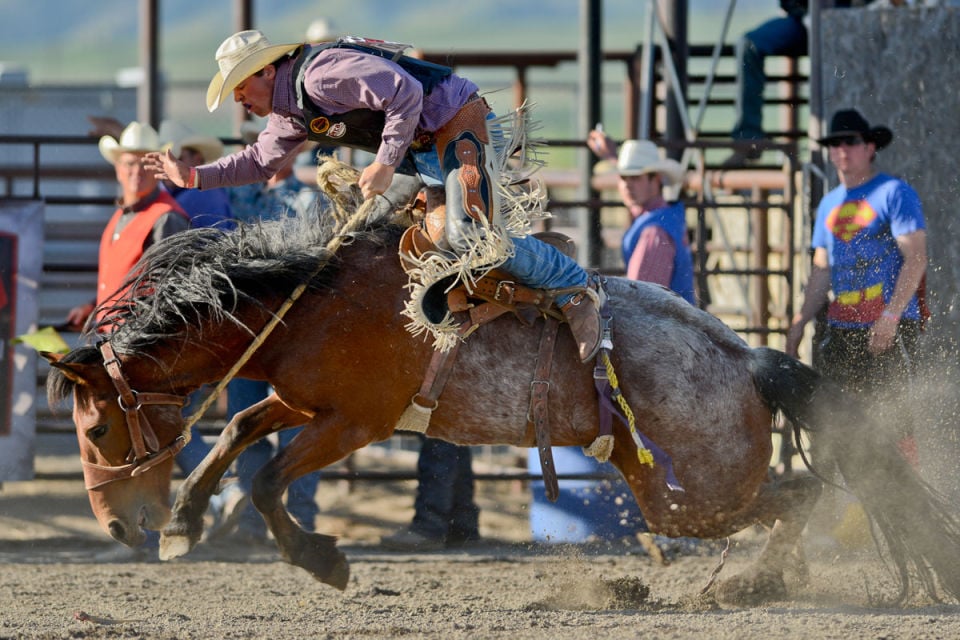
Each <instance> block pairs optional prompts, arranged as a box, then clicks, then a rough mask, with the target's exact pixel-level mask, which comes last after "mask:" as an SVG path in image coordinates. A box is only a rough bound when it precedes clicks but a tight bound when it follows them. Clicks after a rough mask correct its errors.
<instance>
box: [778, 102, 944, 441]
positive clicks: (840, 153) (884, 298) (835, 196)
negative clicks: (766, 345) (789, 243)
mask: <svg viewBox="0 0 960 640" xmlns="http://www.w3.org/2000/svg"><path fill="white" fill-rule="evenodd" d="M892 139H893V133H892V132H891V131H890V129H888V128H886V127H882V126H878V127H871V126H870V125H869V124H868V123H867V121H866V120H865V119H864V117H863V116H862V115H860V113H859V112H857V111H855V110H853V109H845V110H841V111H838V112H837V113H836V114H834V116H833V119H832V120H831V123H830V134H829V135H828V136H826V137H825V138H822V139H820V140H818V142H819V143H820V144H822V145H825V146H826V147H827V148H828V149H829V155H830V162H831V164H833V165H834V167H836V169H837V175H838V177H839V179H840V185H839V186H838V187H836V188H835V189H833V190H832V191H830V192H829V193H828V194H827V195H826V196H824V198H823V200H822V201H821V202H820V205H819V206H818V208H817V220H816V224H815V227H814V232H813V248H814V256H813V265H812V266H811V271H810V279H809V281H808V282H807V286H806V290H805V293H804V301H803V304H802V306H801V309H800V311H799V312H798V313H797V314H796V315H795V316H794V318H793V320H792V323H791V326H790V329H789V330H788V332H787V343H786V349H785V350H786V351H787V353H790V354H791V355H796V354H797V350H798V347H799V344H800V340H801V339H802V337H803V330H804V327H805V326H806V324H807V323H808V322H809V321H810V320H812V319H813V318H814V317H815V316H816V315H817V313H818V312H819V311H820V310H821V309H822V308H823V306H824V305H825V304H828V303H829V306H828V307H827V330H826V333H825V337H824V340H823V341H822V342H821V343H820V345H818V347H819V352H818V353H819V356H820V358H819V362H818V366H819V368H820V370H821V372H822V373H823V374H824V375H825V376H827V377H828V378H830V379H831V380H833V381H835V382H836V383H837V384H839V385H840V386H841V387H843V388H845V389H848V390H850V391H853V392H859V393H863V392H871V393H874V392H875V393H876V395H875V396H873V398H875V399H879V398H881V397H884V396H885V397H886V398H896V397H902V396H901V392H902V391H905V390H906V389H907V384H908V383H909V380H910V377H911V375H912V374H913V372H914V371H915V369H916V354H917V345H918V339H919V337H920V331H921V328H922V324H923V320H924V316H925V309H926V308H925V305H924V304H923V299H922V298H923V282H924V275H925V273H926V267H927V237H926V224H925V223H924V219H923V209H922V206H921V204H920V198H919V197H918V196H917V194H916V192H915V191H914V190H913V189H912V188H911V187H910V185H908V184H907V183H906V182H904V181H903V180H901V179H899V178H894V177H892V176H890V175H887V174H884V173H880V172H878V171H877V170H876V169H875V167H874V164H873V163H874V159H875V158H876V153H877V151H878V150H879V149H883V148H884V147H886V146H887V145H888V144H889V143H890V142H891V140H892ZM831 291H832V292H833V296H832V299H831V297H830V292H831ZM912 446H913V445H912V441H911V443H910V444H908V445H904V447H905V453H907V455H908V457H911V458H914V457H915V451H913V450H912ZM908 449H909V450H908Z"/></svg>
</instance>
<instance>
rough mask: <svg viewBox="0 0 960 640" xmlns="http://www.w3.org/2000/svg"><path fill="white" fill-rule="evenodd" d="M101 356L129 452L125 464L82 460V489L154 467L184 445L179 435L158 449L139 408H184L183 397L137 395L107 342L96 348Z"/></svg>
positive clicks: (129, 476) (184, 439)
mask: <svg viewBox="0 0 960 640" xmlns="http://www.w3.org/2000/svg"><path fill="white" fill-rule="evenodd" d="M99 349H100V353H101V354H102V355H103V366H104V368H105V369H106V370H107V375H108V376H110V381H111V382H113V386H114V388H115V389H116V390H117V393H118V394H119V395H118V396H117V404H119V405H120V409H121V410H123V413H124V415H125V416H126V423H127V431H128V432H129V433H130V443H131V449H130V453H129V454H128V455H127V460H128V461H129V462H128V463H127V464H123V465H116V466H112V465H106V466H105V465H99V464H94V463H92V462H87V461H86V460H82V461H81V462H82V464H83V479H84V485H85V487H86V489H87V490H88V491H89V490H93V489H98V488H100V487H102V486H104V485H106V484H110V483H112V482H117V481H118V480H127V479H129V478H132V477H136V476H138V475H140V474H141V473H144V472H145V471H147V470H149V469H151V468H153V467H155V466H156V465H158V464H160V463H161V462H163V461H164V460H167V459H169V458H172V457H173V456H175V455H177V454H178V453H179V452H180V450H181V449H183V447H184V446H186V444H187V436H186V435H185V434H184V433H181V434H180V435H178V436H177V437H176V438H174V439H173V442H171V443H170V444H168V445H167V446H165V447H163V448H162V449H161V448H160V445H159V443H158V442H157V435H156V433H154V431H153V428H152V427H151V426H150V421H149V420H147V416H146V415H145V414H144V413H143V406H144V405H148V404H171V405H177V406H180V407H182V406H184V405H185V404H186V400H187V398H186V397H185V396H178V395H173V394H170V393H140V392H138V391H134V390H133V389H131V388H130V384H129V383H128V382H127V380H126V378H124V377H123V372H121V371H120V360H119V359H118V358H117V356H116V354H115V353H114V351H113V346H112V345H111V344H110V342H109V341H108V340H104V341H103V342H101V343H100V345H99Z"/></svg>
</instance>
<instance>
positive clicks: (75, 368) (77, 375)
mask: <svg viewBox="0 0 960 640" xmlns="http://www.w3.org/2000/svg"><path fill="white" fill-rule="evenodd" d="M40 355H42V356H43V357H44V358H46V360H47V362H49V363H50V366H51V367H53V368H54V369H59V370H60V371H61V372H62V373H63V375H64V376H66V378H67V380H70V381H71V382H73V383H74V384H87V381H88V377H87V376H86V375H84V373H85V372H86V371H87V370H88V369H90V365H88V364H77V363H70V364H64V363H63V362H61V360H62V359H63V356H62V355H60V354H59V353H50V352H48V351H41V352H40Z"/></svg>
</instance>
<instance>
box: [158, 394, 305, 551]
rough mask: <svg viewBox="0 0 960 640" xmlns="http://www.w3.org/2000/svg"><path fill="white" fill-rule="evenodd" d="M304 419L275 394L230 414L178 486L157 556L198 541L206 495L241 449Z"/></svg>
mask: <svg viewBox="0 0 960 640" xmlns="http://www.w3.org/2000/svg"><path fill="white" fill-rule="evenodd" d="M304 418H305V416H304V415H303V414H302V413H299V412H297V411H293V410H292V409H290V408H289V407H287V406H286V405H284V404H283V403H282V402H280V401H279V399H278V398H277V397H276V396H275V395H271V396H269V397H267V398H266V399H264V400H262V401H261V402H258V403H257V404H255V405H253V406H252V407H250V408H248V409H246V410H244V411H241V412H240V413H238V414H237V415H236V416H234V417H233V419H232V420H231V421H230V424H228V425H227V426H226V427H225V428H224V430H223V432H222V433H221V434H220V438H219V439H218V440H217V443H216V445H215V446H214V447H213V449H211V451H210V453H209V454H207V457H206V458H204V459H203V461H202V462H201V463H200V465H199V466H197V468H196V469H194V470H193V472H192V473H191V474H190V475H189V476H188V477H187V479H186V480H185V481H184V482H183V484H182V485H180V489H179V490H178V491H177V499H176V502H175V503H174V506H173V513H172V516H171V519H170V522H169V523H167V526H166V527H165V528H164V530H163V533H162V535H161V537H160V558H161V559H163V560H170V559H172V558H176V557H178V556H182V555H184V554H186V553H187V552H189V551H190V550H191V549H192V548H193V547H194V546H196V544H197V543H198V542H200V537H201V536H202V535H203V514H204V513H205V512H206V510H207V504H208V503H209V502H210V496H212V495H213V494H214V492H216V490H217V487H218V485H219V483H220V478H221V477H222V476H223V474H224V473H226V471H227V469H229V468H230V465H231V463H232V462H233V461H234V459H235V458H236V457H237V456H238V455H240V452H241V451H243V450H244V449H245V448H246V447H247V446H248V445H250V444H252V443H253V442H256V441H257V440H259V439H260V438H262V437H264V436H267V435H269V434H271V433H273V432H275V431H279V430H281V429H285V428H287V427H292V426H296V425H297V424H300V423H301V422H303V420H304Z"/></svg>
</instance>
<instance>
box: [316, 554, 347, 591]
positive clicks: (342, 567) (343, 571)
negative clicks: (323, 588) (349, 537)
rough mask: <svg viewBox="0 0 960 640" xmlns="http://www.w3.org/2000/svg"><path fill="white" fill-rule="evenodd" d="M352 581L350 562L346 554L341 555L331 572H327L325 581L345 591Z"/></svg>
mask: <svg viewBox="0 0 960 640" xmlns="http://www.w3.org/2000/svg"><path fill="white" fill-rule="evenodd" d="M349 581H350V563H349V562H347V559H346V557H345V556H342V555H341V556H340V558H338V559H337V562H335V563H334V565H333V568H332V569H331V570H330V573H328V574H327V577H326V578H324V579H323V582H325V583H326V584H328V585H330V586H331V587H335V588H337V589H339V590H340V591H344V590H346V588H347V582H349Z"/></svg>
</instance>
